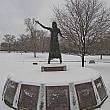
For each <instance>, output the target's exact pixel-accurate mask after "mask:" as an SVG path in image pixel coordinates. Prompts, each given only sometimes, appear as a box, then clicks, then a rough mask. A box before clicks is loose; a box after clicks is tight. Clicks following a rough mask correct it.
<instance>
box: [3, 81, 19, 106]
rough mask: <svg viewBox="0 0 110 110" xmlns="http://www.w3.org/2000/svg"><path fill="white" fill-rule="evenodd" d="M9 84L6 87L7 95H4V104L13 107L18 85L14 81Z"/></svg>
mask: <svg viewBox="0 0 110 110" xmlns="http://www.w3.org/2000/svg"><path fill="white" fill-rule="evenodd" d="M7 83H8V84H6V85H7V87H6V91H5V94H4V102H5V103H6V104H7V105H8V106H10V107H12V106H13V100H14V97H15V93H16V89H17V86H18V83H16V82H14V81H11V80H8V82H7ZM6 85H5V86H6Z"/></svg>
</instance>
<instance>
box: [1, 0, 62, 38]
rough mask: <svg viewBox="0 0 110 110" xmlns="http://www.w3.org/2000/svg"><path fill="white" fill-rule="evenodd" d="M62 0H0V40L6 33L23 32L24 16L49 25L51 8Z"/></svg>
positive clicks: (16, 33) (17, 33)
mask: <svg viewBox="0 0 110 110" xmlns="http://www.w3.org/2000/svg"><path fill="white" fill-rule="evenodd" d="M63 1H64V0H0V40H1V39H2V36H3V35H4V34H6V33H9V34H14V35H19V34H22V33H25V25H24V19H25V18H28V17H29V18H36V20H39V21H41V22H42V23H43V24H45V25H48V26H50V25H51V22H49V21H51V18H52V8H53V6H54V5H56V6H58V5H60V4H61V3H63Z"/></svg>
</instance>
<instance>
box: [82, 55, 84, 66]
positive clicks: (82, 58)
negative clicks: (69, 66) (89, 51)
mask: <svg viewBox="0 0 110 110" xmlns="http://www.w3.org/2000/svg"><path fill="white" fill-rule="evenodd" d="M82 67H84V54H82Z"/></svg>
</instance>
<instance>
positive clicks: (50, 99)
mask: <svg viewBox="0 0 110 110" xmlns="http://www.w3.org/2000/svg"><path fill="white" fill-rule="evenodd" d="M46 110H70V99H69V87H68V86H47V87H46Z"/></svg>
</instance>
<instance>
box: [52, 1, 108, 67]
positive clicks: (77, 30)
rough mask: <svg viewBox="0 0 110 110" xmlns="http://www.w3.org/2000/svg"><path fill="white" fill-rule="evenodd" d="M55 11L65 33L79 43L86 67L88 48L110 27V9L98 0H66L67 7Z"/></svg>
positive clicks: (78, 46)
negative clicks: (105, 7)
mask: <svg viewBox="0 0 110 110" xmlns="http://www.w3.org/2000/svg"><path fill="white" fill-rule="evenodd" d="M54 13H55V18H56V20H57V22H58V24H59V26H60V28H61V29H62V32H63V34H64V35H65V36H67V37H68V38H69V39H70V40H71V41H73V43H74V44H75V45H77V48H78V49H79V52H80V53H81V58H82V67H84V56H85V54H86V50H87V48H89V47H90V46H91V45H93V43H94V42H95V41H97V40H98V39H100V38H102V37H104V36H105V34H106V31H108V30H109V29H110V13H109V11H108V10H106V9H104V7H103V6H102V4H101V2H100V1H98V0H66V3H65V7H64V8H63V9H59V8H55V9H54Z"/></svg>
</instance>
